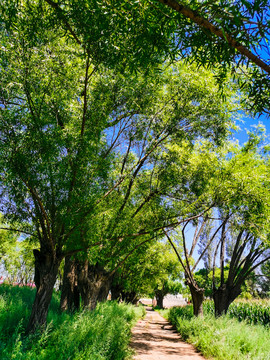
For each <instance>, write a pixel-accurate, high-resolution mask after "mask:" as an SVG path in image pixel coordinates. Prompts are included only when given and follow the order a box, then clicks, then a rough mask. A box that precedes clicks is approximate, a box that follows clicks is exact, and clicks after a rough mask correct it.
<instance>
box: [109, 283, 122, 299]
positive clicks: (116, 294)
mask: <svg viewBox="0 0 270 360" xmlns="http://www.w3.org/2000/svg"><path fill="white" fill-rule="evenodd" d="M122 291H123V287H122V286H121V285H120V284H112V285H111V293H112V300H116V301H121V300H122Z"/></svg>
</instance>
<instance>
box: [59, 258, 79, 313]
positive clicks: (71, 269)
mask: <svg viewBox="0 0 270 360" xmlns="http://www.w3.org/2000/svg"><path fill="white" fill-rule="evenodd" d="M79 307H80V293H79V289H78V274H77V261H76V260H75V259H71V256H67V257H66V258H65V267H64V276H63V284H62V290H61V300H60V309H61V311H69V312H73V311H74V310H78V309H79Z"/></svg>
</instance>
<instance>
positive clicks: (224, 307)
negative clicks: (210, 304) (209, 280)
mask: <svg viewBox="0 0 270 360" xmlns="http://www.w3.org/2000/svg"><path fill="white" fill-rule="evenodd" d="M240 294H241V287H229V286H228V285H227V284H223V286H220V287H219V288H218V289H214V291H213V298H214V305H215V316H216V317H219V316H221V315H223V314H226V313H227V311H228V308H229V306H230V304H231V303H232V302H233V301H234V300H235V299H236V298H237V296H239V295H240Z"/></svg>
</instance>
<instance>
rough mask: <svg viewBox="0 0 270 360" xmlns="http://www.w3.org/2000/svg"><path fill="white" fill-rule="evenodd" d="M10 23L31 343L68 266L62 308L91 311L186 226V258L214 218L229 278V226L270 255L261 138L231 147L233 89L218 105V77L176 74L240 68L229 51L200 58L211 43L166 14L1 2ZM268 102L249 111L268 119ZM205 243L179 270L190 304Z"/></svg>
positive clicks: (16, 226) (14, 151)
mask: <svg viewBox="0 0 270 360" xmlns="http://www.w3.org/2000/svg"><path fill="white" fill-rule="evenodd" d="M192 6H193V5H192ZM0 10H1V31H0V36H1V44H2V52H1V55H0V56H1V59H0V61H1V65H0V66H1V75H2V77H1V90H0V101H1V106H0V115H1V125H0V134H1V145H0V146H1V148H0V153H1V157H0V162H1V212H2V213H3V214H4V215H5V218H6V221H7V222H8V223H9V224H11V225H10V226H9V228H8V229H9V230H10V231H14V232H22V233H24V234H27V235H29V236H30V238H31V239H33V241H36V242H38V243H39V247H38V248H35V249H34V258H35V284H36V287H37V293H36V298H35V302H34V305H33V309H32V314H31V317H30V321H29V326H28V331H30V332H31V331H35V330H36V328H37V327H39V326H42V325H44V324H45V322H46V317H47V312H48V307H49V304H50V300H51V296H52V291H53V288H54V285H55V282H56V279H57V275H58V273H59V268H60V265H61V263H62V261H63V260H64V259H66V262H65V271H64V279H63V292H62V301H61V306H62V308H63V309H65V308H66V307H68V308H69V307H73V306H75V305H76V304H78V300H76V296H77V295H76V292H77V294H78V292H79V293H80V295H81V297H82V299H83V303H84V305H85V306H89V307H90V308H93V307H94V306H95V305H96V302H97V301H98V300H101V299H103V298H104V297H105V295H106V293H107V292H108V290H109V289H110V287H111V286H113V285H112V281H113V279H115V278H116V274H118V275H119V273H120V274H121V275H120V276H118V278H119V279H121V277H122V280H123V278H124V277H125V275H123V274H122V273H121V271H123V270H121V269H123V268H124V267H125V264H127V263H128V261H130V259H132V258H133V256H134V254H138V251H141V250H139V249H144V248H145V252H146V253H147V251H146V249H149V248H150V249H151V246H152V244H153V241H155V240H156V239H158V238H162V237H164V236H166V237H168V239H171V236H173V235H174V232H175V231H176V230H177V227H179V225H181V224H182V225H183V229H182V230H181V232H182V240H183V241H184V244H185V230H186V229H187V227H188V226H189V225H188V224H190V223H194V225H195V226H197V225H198V224H201V223H203V224H204V225H203V227H205V226H206V225H207V224H208V222H209V221H210V220H211V219H212V218H214V217H218V219H219V220H217V221H220V222H221V224H219V225H217V227H218V230H217V231H216V230H214V233H215V236H214V233H213V232H211V231H210V230H209V234H210V236H211V239H213V242H214V240H216V239H217V237H218V236H219V235H220V234H221V233H222V234H223V235H221V239H222V240H218V241H217V243H218V244H217V249H218V247H219V248H221V249H222V251H221V253H222V254H223V255H222V256H221V265H220V266H221V267H222V266H223V265H222V264H224V261H225V258H224V254H225V252H224V251H225V250H224V249H225V246H226V244H227V242H226V241H225V239H227V238H228V237H227V238H226V236H225V233H226V232H228V231H229V230H227V228H230V227H231V226H232V225H233V226H234V230H232V231H239V232H240V233H241V232H242V231H243V234H244V235H243V234H242V235H243V236H244V239H245V238H246V237H247V239H248V240H250V238H252V239H256V241H257V242H258V243H256V244H265V243H266V241H267V239H266V238H265V235H266V234H267V229H268V207H267V206H268V204H267V201H266V199H267V196H266V195H267V194H268V188H269V186H268V182H267V176H268V173H267V171H268V160H267V157H266V156H264V155H262V154H261V153H260V152H259V151H258V150H257V149H258V146H257V145H258V143H257V137H256V136H255V135H253V136H251V139H250V141H249V143H248V144H247V145H246V147H245V148H244V149H234V150H233V149H232V148H230V147H229V146H223V147H222V146H221V145H222V143H223V141H224V140H225V139H226V136H227V135H228V133H229V129H230V127H231V126H232V119H233V115H234V113H235V112H237V111H238V110H239V108H240V105H239V101H238V100H237V96H236V93H237V86H236V84H235V82H232V81H229V80H228V79H227V78H225V76H224V72H222V71H220V72H219V77H218V78H219V79H221V78H222V80H223V92H222V95H223V97H221V94H220V92H219V86H218V84H217V83H216V78H215V77H214V76H213V74H212V73H211V72H209V71H207V70H203V69H201V71H200V72H198V70H197V68H196V67H195V65H189V66H187V65H185V64H183V63H182V62H179V61H178V62H175V61H173V62H172V60H175V59H176V58H179V54H180V53H181V54H182V55H183V54H186V56H187V59H189V60H193V61H194V59H197V60H198V59H199V60H200V61H201V60H202V59H206V60H207V62H205V64H209V65H215V64H216V63H217V61H219V59H221V58H222V56H225V55H226V54H227V55H228V58H227V60H226V61H225V63H226V64H231V63H232V61H233V60H234V59H235V50H233V53H231V52H229V50H228V49H229V45H230V41H228V45H226V46H225V47H224V45H222V46H220V48H218V47H216V46H214V47H213V49H212V54H217V53H218V51H219V50H220V57H217V56H216V57H215V56H214V58H215V61H212V62H210V61H209V59H208V58H209V57H207V56H206V57H205V55H204V54H203V52H201V50H200V51H199V50H198V51H197V52H195V53H193V50H194V49H198V46H197V45H196V44H195V43H194V44H195V45H194V44H193V43H192V41H193V40H192V39H193V38H194V39H195V38H196V39H197V40H196V41H198V36H199V37H201V31H198V32H197V30H198V29H197V28H196V29H195V30H192V31H191V32H190V34H192V36H191V37H190V39H189V42H186V40H185V39H186V34H187V33H188V31H189V28H188V27H186V26H187V25H188V24H189V25H190V21H189V20H188V21H187V22H186V25H185V26H183V27H181V28H182V29H183V31H184V33H181V32H179V31H180V30H179V25H178V22H179V21H180V20H181V21H182V20H183V19H182V17H181V18H179V16H178V14H176V15H175V12H174V10H170V9H167V8H166V7H164V6H163V5H161V4H159V2H157V4H151V5H149V3H148V2H135V1H134V2H124V3H123V2H110V1H109V2H106V3H102V4H97V3H96V2H92V1H77V2H75V3H74V2H69V1H68V2H65V3H61V2H59V3H55V2H53V1H51V0H47V1H33V2H31V4H30V3H29V2H27V1H19V2H18V1H14V2H13V1H7V2H5V1H4V2H3V4H1V7H0ZM168 19H169V21H168ZM189 25H188V26H189ZM236 25H237V24H236ZM241 26H242V25H241ZM181 31H182V30H181ZM207 31H211V30H207ZM243 31H244V30H243ZM208 35H209V34H208ZM202 39H205V37H202ZM184 40H185V41H184ZM227 40H228V38H227ZM253 40H254V39H253ZM253 40H252V41H253ZM252 41H251V42H250V46H251V47H252V46H253V42H252ZM188 43H189V44H190V45H189V46H187V44H188ZM214 43H215V40H214V42H213V44H214ZM201 45H203V43H201ZM225 48H226V54H225V55H224V54H223V49H225ZM190 49H192V51H191V52H190ZM227 55H226V56H227ZM243 56H244V55H243ZM206 60H205V61H206ZM241 62H242V58H241V61H240V63H241ZM201 63H203V61H201ZM238 65H239V64H238ZM258 66H260V64H259V65H258ZM222 69H223V68H222ZM224 69H226V66H225V67H224ZM256 69H257V68H256ZM263 71H267V69H266V70H263ZM221 75H223V77H222V76H221ZM256 76H257V78H258V79H259V78H260V81H261V82H262V83H263V84H265V82H267V81H268V80H267V76H266V77H265V76H261V73H258V72H257V73H256ZM257 78H256V79H257ZM258 81H259V80H258ZM252 89H253V88H251V90H250V91H252ZM262 94H263V92H262V91H261V92H258V97H256V99H255V100H256V101H257V102H256V101H255V100H254V101H253V102H252V104H253V107H254V109H255V108H256V109H257V108H258V109H259V110H261V111H263V110H265V109H266V108H267V102H265V101H264V102H263V101H262V100H261V97H263V96H264V95H262ZM260 96H261V97H260ZM250 99H252V97H251V96H250ZM262 103H263V104H264V105H265V106H264V108H262ZM256 106H257V107H256ZM260 106H261V107H260ZM219 145H220V146H221V147H217V146H219ZM245 164H248V165H249V169H250V172H248V173H245V171H246V170H245V169H246V165H245ZM254 169H258V176H257V177H255V176H250V174H252V175H253V174H256V172H255V170H254ZM245 174H246V175H245ZM243 176H245V181H243ZM251 210H252V212H251ZM218 214H222V216H220V217H219V215H218ZM225 219H227V220H226V222H225ZM262 224H263V226H262ZM198 226H200V225H198ZM209 226H210V225H209ZM6 228H7V227H6ZM198 231H199V230H198ZM232 231H231V230H230V234H233V232H232ZM199 232H200V231H199ZM246 234H248V235H246ZM242 235H241V237H240V239H239V241H238V245H237V246H238V248H241V249H242V240H241V239H243V238H242ZM230 237H231V236H230ZM238 237H239V236H238ZM195 239H197V235H195ZM196 241H197V240H194V242H193V246H192V249H191V252H190V253H188V251H187V247H186V246H184V256H185V259H184V260H181V261H180V262H182V266H183V267H184V269H185V274H186V281H187V283H188V285H189V286H190V289H191V290H192V294H193V293H194V294H198V293H201V289H199V288H198V286H197V285H196V283H194V278H193V275H192V273H193V272H192V269H191V265H190V259H191V257H192V254H193V251H194V248H195V245H196ZM254 241H255V240H254ZM171 243H172V244H173V240H171ZM211 243H212V240H211ZM256 244H255V245H256ZM255 245H254V246H255ZM209 246H210V245H209ZM209 246H208V245H207V246H206V248H208V247H209ZM252 246H253V245H252ZM258 246H259V245H258ZM260 248H262V246H260ZM175 249H176V252H177V254H178V255H179V251H178V250H177V247H176V248H175ZM237 251H238V253H237V254H236V255H237V256H236V255H235V256H236V257H237V259H238V258H239V256H238V255H239V254H240V253H239V249H238V250H237V249H236V252H237ZM242 254H243V251H242V253H241V254H240V255H242ZM263 254H265V253H264V252H260V251H259V253H258V255H263ZM146 258H147V257H146ZM240 258H241V259H242V257H241V256H240ZM133 259H134V258H133ZM179 259H180V257H179ZM253 260H254V259H253ZM255 260H256V259H255ZM241 261H242V260H241ZM240 264H241V263H240ZM249 264H250V262H249ZM241 265H242V264H241ZM237 266H238V265H237ZM243 267H244V266H243ZM244 268H245V267H244ZM249 270H250V265H247V268H245V274H247V275H248V271H249ZM115 282H116V284H115V285H117V281H116V280H115ZM76 284H77V285H76ZM118 285H119V284H118ZM223 285H224V281H223V283H222V284H221V287H222V288H223ZM76 286H77V288H76ZM193 289H195V290H194V291H193ZM70 299H71V300H70ZM196 299H197V297H196V295H194V296H193V302H194V304H196V301H197V300H196ZM69 304H71V305H69ZM226 306H227V305H226ZM195 308H198V309H199V308H200V302H199V303H198V306H195ZM225 308H226V307H225Z"/></svg>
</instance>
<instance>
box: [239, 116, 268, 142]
mask: <svg viewBox="0 0 270 360" xmlns="http://www.w3.org/2000/svg"><path fill="white" fill-rule="evenodd" d="M242 121H243V122H240V121H238V122H237V125H238V126H239V127H240V128H241V130H239V131H238V132H235V133H234V135H233V137H234V138H236V139H237V140H238V141H239V144H240V145H242V144H244V143H245V142H246V141H247V139H248V135H247V130H248V131H252V129H254V126H256V125H257V124H259V123H261V124H263V125H264V126H265V128H266V134H267V135H268V136H269V135H270V118H269V117H267V116H266V115H261V116H256V117H254V118H252V117H248V116H244V117H243V118H242Z"/></svg>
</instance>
